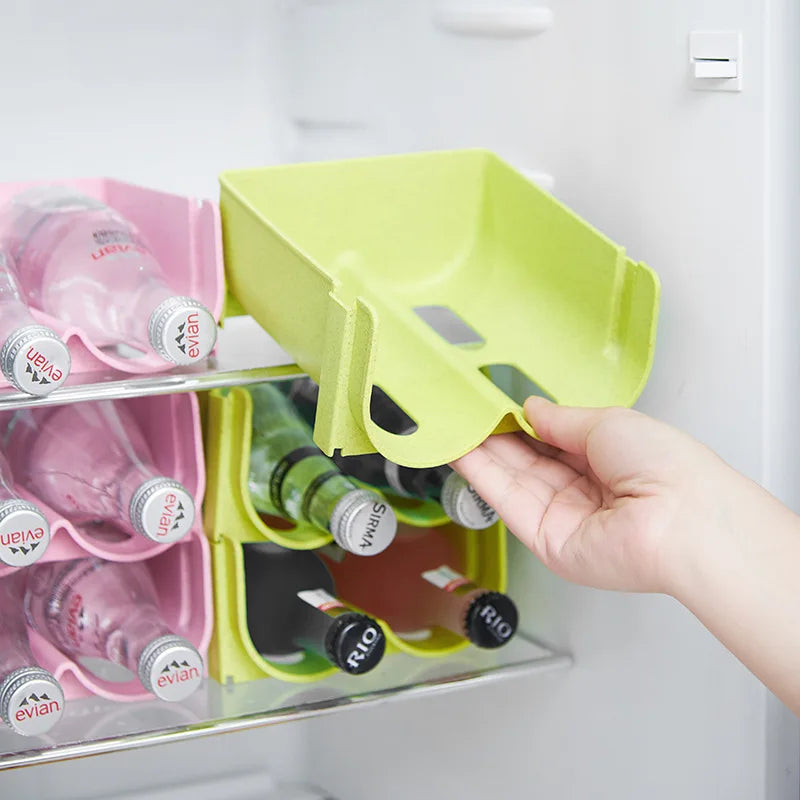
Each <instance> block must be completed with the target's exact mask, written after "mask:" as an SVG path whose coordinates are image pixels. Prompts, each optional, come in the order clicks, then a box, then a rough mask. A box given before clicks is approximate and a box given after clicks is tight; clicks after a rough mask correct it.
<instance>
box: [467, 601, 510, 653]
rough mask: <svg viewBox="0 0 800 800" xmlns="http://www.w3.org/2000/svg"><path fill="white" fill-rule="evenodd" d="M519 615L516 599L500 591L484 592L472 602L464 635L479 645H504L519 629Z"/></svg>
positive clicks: (491, 646)
mask: <svg viewBox="0 0 800 800" xmlns="http://www.w3.org/2000/svg"><path fill="white" fill-rule="evenodd" d="M518 622H519V615H518V613H517V607H516V606H515V605H514V601H513V600H512V599H511V598H510V597H509V596H508V595H506V594H501V593H500V592H484V593H483V594H479V595H478V596H477V597H476V598H475V599H474V600H473V601H472V603H470V606H469V608H468V609H467V613H466V617H465V619H464V635H465V636H466V637H467V639H469V640H470V641H471V642H472V644H474V645H476V646H477V647H487V648H493V647H502V646H503V645H504V644H506V643H507V642H508V641H509V639H511V637H512V636H513V635H514V633H515V632H516V630H517V623H518Z"/></svg>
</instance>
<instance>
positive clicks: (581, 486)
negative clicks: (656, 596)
mask: <svg viewBox="0 0 800 800" xmlns="http://www.w3.org/2000/svg"><path fill="white" fill-rule="evenodd" d="M525 416H526V417H527V419H528V421H529V422H530V423H531V426H532V427H533V429H534V430H535V431H536V433H537V434H538V436H540V437H541V439H542V441H537V440H535V439H533V438H531V437H529V436H527V435H526V434H524V433H512V434H501V435H499V436H491V437H489V439H487V440H486V441H485V442H484V443H483V444H482V445H480V446H479V447H478V448H477V449H476V450H474V451H472V452H471V453H468V454H467V455H465V456H463V457H462V458H460V459H458V460H457V461H455V462H454V463H453V465H452V466H453V468H454V469H455V470H456V471H457V472H459V473H460V474H461V475H463V476H464V477H465V478H466V479H467V480H468V481H469V482H470V483H471V484H472V486H473V487H474V488H475V490H476V491H477V492H478V493H479V494H480V495H481V496H482V497H483V499H484V500H486V502H487V503H489V504H490V505H491V506H493V507H494V508H495V509H496V511H497V512H498V514H499V515H500V517H501V518H502V519H503V521H504V522H505V523H506V525H507V526H508V528H509V530H511V532H512V533H514V534H515V535H516V536H517V537H518V538H519V539H520V540H521V541H522V542H524V543H525V544H526V545H527V546H528V547H529V548H530V549H531V550H532V551H533V552H534V553H535V554H536V556H538V558H539V559H540V560H541V561H542V562H543V563H544V564H545V566H547V567H548V568H550V569H551V570H553V572H555V573H557V574H558V575H560V576H562V577H563V578H566V579H567V580H570V581H574V582H576V583H582V584H586V585H590V586H595V587H597V588H603V589H622V590H629V591H661V592H667V593H670V594H674V593H675V589H676V584H677V582H678V580H679V575H678V573H679V571H680V569H681V568H682V566H683V565H685V564H686V563H687V562H688V561H689V560H690V559H689V554H690V551H691V549H692V548H693V547H694V546H695V543H696V542H701V541H702V542H704V543H706V544H703V545H701V547H705V546H707V543H708V542H710V541H713V539H714V535H715V533H720V534H724V533H726V532H727V531H728V530H729V529H730V527H731V525H732V524H733V522H734V519H735V517H736V515H737V511H736V509H735V503H736V498H739V497H741V496H742V495H743V494H746V493H747V492H749V491H752V490H753V489H754V488H757V487H755V486H754V485H752V486H750V485H749V484H750V482H749V481H747V479H745V478H743V477H742V476H741V475H739V474H738V473H737V472H735V471H734V470H733V469H732V468H730V467H729V466H728V465H727V464H725V462H724V461H722V460H721V459H720V458H719V457H718V456H716V455H715V454H714V453H713V452H712V451H711V450H709V449H708V448H706V447H704V446H703V445H701V444H700V443H698V442H696V441H695V440H694V439H692V438H691V437H689V436H687V435H686V434H684V433H681V432H680V431H678V430H676V429H674V428H672V427H670V426H669V425H666V424H665V423H662V422H657V421H656V420H654V419H651V418H650V417H647V416H645V415H644V414H640V413H638V412H636V411H632V410H630V409H625V408H606V409H590V408H569V407H564V406H558V405H555V404H554V403H551V402H549V401H547V400H545V399H543V398H540V397H531V398H529V399H528V400H527V402H526V403H525Z"/></svg>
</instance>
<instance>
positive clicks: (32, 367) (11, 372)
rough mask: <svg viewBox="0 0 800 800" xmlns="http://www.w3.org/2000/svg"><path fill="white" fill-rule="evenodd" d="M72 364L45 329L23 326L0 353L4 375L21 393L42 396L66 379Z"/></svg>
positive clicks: (62, 344) (60, 343) (55, 337)
mask: <svg viewBox="0 0 800 800" xmlns="http://www.w3.org/2000/svg"><path fill="white" fill-rule="evenodd" d="M71 364H72V360H71V359H70V356H69V350H68V349H67V346H66V345H65V344H64V342H62V341H61V339H59V338H58V336H57V335H56V334H55V333H54V332H53V331H51V330H50V328H46V327H45V326H44V325H26V326H25V327H24V328H18V329H17V330H16V331H14V333H12V334H11V336H9V337H8V339H6V341H5V343H4V344H3V348H2V350H0V367H2V370H3V375H5V376H6V379H7V380H8V381H9V382H10V383H12V384H13V385H14V386H15V387H16V388H17V389H19V390H20V391H21V392H26V393H27V394H33V395H45V394H49V393H50V392H52V391H53V389H57V388H58V387H59V386H61V384H62V383H64V381H65V380H66V379H67V375H69V370H70V366H71Z"/></svg>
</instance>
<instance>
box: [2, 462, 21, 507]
mask: <svg viewBox="0 0 800 800" xmlns="http://www.w3.org/2000/svg"><path fill="white" fill-rule="evenodd" d="M17 497H19V495H18V494H17V493H16V492H15V491H14V487H13V484H12V481H11V468H10V467H9V466H8V461H6V458H5V456H4V455H3V454H2V453H0V503H5V502H6V501H8V500H16V498H17Z"/></svg>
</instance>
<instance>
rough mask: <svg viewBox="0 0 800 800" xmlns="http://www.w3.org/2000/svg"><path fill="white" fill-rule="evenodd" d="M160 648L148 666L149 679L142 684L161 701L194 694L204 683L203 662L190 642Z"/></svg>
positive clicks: (177, 699)
mask: <svg viewBox="0 0 800 800" xmlns="http://www.w3.org/2000/svg"><path fill="white" fill-rule="evenodd" d="M180 641H181V640H179V639H178V638H177V637H176V640H175V643H174V644H166V645H165V646H164V647H163V648H159V649H158V651H157V653H156V655H155V657H153V658H150V659H148V661H149V663H148V664H147V665H146V666H145V669H146V671H147V675H146V676H142V677H143V678H146V680H143V681H142V682H143V683H144V684H145V686H146V687H147V688H148V689H150V691H152V692H153V694H154V695H156V697H158V698H160V699H161V700H167V701H170V702H175V701H179V700H183V699H184V698H186V697H188V696H189V695H190V694H192V692H194V691H195V690H196V689H197V688H198V687H199V686H200V684H201V683H202V680H203V672H204V667H203V659H202V658H201V657H200V654H199V653H198V652H197V650H195V649H194V647H192V645H191V644H190V643H189V642H186V641H185V640H183V642H184V643H182V644H181V643H179V642H180ZM148 684H149V685H148Z"/></svg>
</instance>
